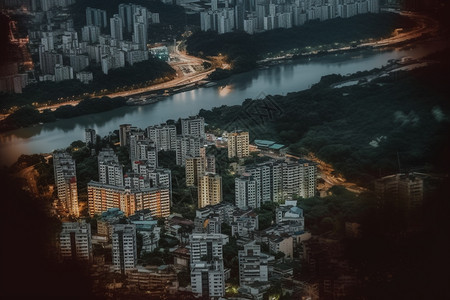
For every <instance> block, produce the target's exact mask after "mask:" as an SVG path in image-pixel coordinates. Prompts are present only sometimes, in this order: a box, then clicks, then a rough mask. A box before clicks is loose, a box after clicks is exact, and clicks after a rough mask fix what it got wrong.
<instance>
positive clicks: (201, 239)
mask: <svg viewBox="0 0 450 300" xmlns="http://www.w3.org/2000/svg"><path fill="white" fill-rule="evenodd" d="M189 241H190V247H191V253H190V255H191V256H190V264H191V287H192V292H193V293H196V294H200V295H202V296H209V297H221V296H224V295H225V276H224V267H223V245H224V244H226V243H227V242H228V237H227V236H226V235H223V234H201V233H198V234H192V235H191V236H190V237H189Z"/></svg>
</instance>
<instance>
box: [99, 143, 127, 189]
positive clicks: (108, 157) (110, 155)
mask: <svg viewBox="0 0 450 300" xmlns="http://www.w3.org/2000/svg"><path fill="white" fill-rule="evenodd" d="M98 177H99V181H100V182H101V183H102V184H109V185H114V186H123V185H124V184H123V168H122V165H121V164H120V163H119V158H118V157H117V155H116V154H115V153H114V150H113V149H111V148H105V149H102V150H101V151H100V152H99V153H98Z"/></svg>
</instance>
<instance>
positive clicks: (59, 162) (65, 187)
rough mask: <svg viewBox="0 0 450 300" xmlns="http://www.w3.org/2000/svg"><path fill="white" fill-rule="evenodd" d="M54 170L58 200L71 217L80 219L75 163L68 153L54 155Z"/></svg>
mask: <svg viewBox="0 0 450 300" xmlns="http://www.w3.org/2000/svg"><path fill="white" fill-rule="evenodd" d="M53 168H54V173H55V184H56V191H57V193H58V199H59V200H60V201H61V202H62V204H63V205H64V206H65V209H66V210H67V211H68V213H69V214H70V215H73V216H75V217H78V216H79V215H80V213H79V208H78V191H77V176H76V174H77V172H76V166H75V161H74V160H73V159H72V157H71V156H70V155H69V154H68V153H54V154H53Z"/></svg>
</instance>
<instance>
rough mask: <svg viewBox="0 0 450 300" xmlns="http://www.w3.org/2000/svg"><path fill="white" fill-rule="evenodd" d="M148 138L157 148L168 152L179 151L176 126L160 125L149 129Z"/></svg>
mask: <svg viewBox="0 0 450 300" xmlns="http://www.w3.org/2000/svg"><path fill="white" fill-rule="evenodd" d="M147 136H148V137H149V138H150V139H151V140H152V141H153V142H155V147H156V148H157V149H158V151H160V150H164V151H168V150H173V151H176V149H177V129H176V127H175V126H174V125H167V124H160V125H154V126H149V127H147Z"/></svg>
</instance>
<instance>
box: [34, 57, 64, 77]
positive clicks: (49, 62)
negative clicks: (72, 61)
mask: <svg viewBox="0 0 450 300" xmlns="http://www.w3.org/2000/svg"><path fill="white" fill-rule="evenodd" d="M39 58H40V60H39V63H40V66H41V72H42V74H52V75H54V74H55V66H56V65H62V64H63V58H62V55H61V54H58V53H56V52H47V51H45V52H42V53H39Z"/></svg>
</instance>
